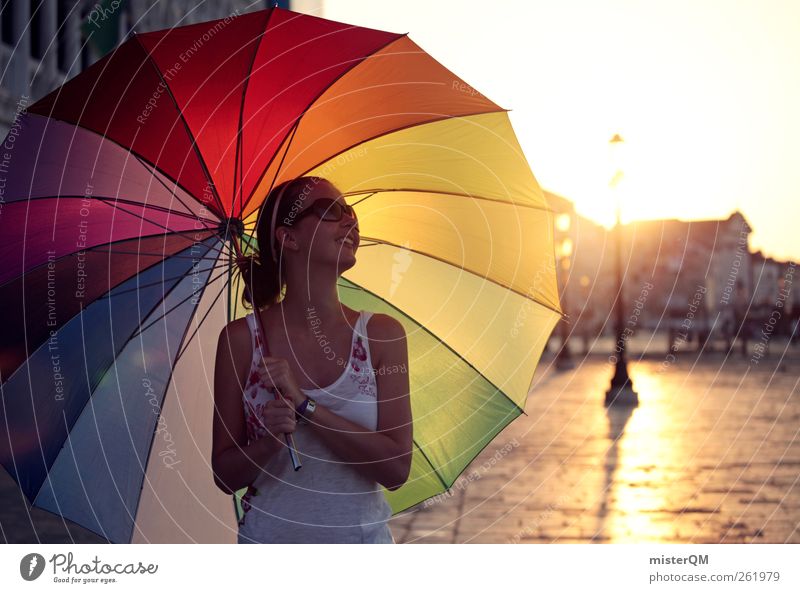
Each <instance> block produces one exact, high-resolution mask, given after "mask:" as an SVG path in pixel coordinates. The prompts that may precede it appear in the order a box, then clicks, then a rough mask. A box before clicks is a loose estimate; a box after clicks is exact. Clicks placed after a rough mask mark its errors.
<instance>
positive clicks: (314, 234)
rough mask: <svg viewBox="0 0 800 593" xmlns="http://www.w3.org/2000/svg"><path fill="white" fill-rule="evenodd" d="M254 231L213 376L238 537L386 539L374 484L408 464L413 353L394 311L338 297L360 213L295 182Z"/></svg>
mask: <svg viewBox="0 0 800 593" xmlns="http://www.w3.org/2000/svg"><path fill="white" fill-rule="evenodd" d="M256 236H257V239H258V245H259V247H260V249H259V254H258V256H257V257H256V256H250V257H248V258H244V259H243V260H242V261H241V262H240V265H241V271H242V274H243V277H244V279H245V282H246V287H247V288H246V290H245V293H244V296H243V298H244V299H245V301H246V302H247V303H248V304H251V305H252V306H253V307H254V310H253V312H251V313H250V314H248V315H247V316H245V317H244V318H242V319H237V320H235V321H232V322H231V323H229V324H228V325H227V326H226V327H225V328H224V329H223V330H222V332H221V334H220V337H219V342H218V345H217V360H216V369H215V377H214V399H215V410H216V413H215V417H214V427H213V430H214V433H213V451H212V466H213V472H214V480H215V482H216V484H217V486H218V487H219V488H220V489H222V490H223V491H224V492H226V493H228V494H232V493H234V492H236V491H238V490H240V489H242V488H245V487H246V488H247V492H246V494H245V495H244V496H243V497H242V509H243V515H242V517H241V520H240V521H239V533H238V541H239V543H279V542H297V543H322V542H330V543H335V542H347V543H393V542H394V539H393V537H392V534H391V531H390V529H389V526H388V524H387V521H388V519H389V518H390V517H391V514H392V512H391V508H390V506H389V504H388V502H387V501H386V499H385V496H384V493H383V491H382V489H381V486H383V487H385V488H387V489H389V490H396V489H397V488H399V487H400V486H401V485H402V484H403V483H404V482H405V481H406V480H407V478H408V475H409V472H410V466H411V448H412V424H411V406H410V401H409V380H408V349H407V345H406V336H405V331H404V329H403V326H402V325H401V324H400V323H399V322H398V321H397V320H395V319H394V318H392V317H390V316H388V315H385V314H373V313H372V312H370V311H365V310H361V311H355V310H353V309H350V308H349V307H346V306H344V305H343V304H342V303H341V302H340V301H339V299H338V294H337V288H336V283H337V280H338V278H339V276H340V275H341V274H342V272H344V271H346V270H348V269H350V268H351V267H353V265H355V262H356V251H357V249H358V245H359V229H358V219H357V217H356V214H355V211H354V210H353V208H352V207H351V206H349V205H348V204H347V203H346V202H345V200H344V198H343V196H342V194H341V192H339V190H338V189H337V188H336V187H335V186H334V185H333V184H332V183H331V182H329V181H327V180H325V179H323V178H321V177H300V178H296V179H293V180H290V181H287V182H284V183H282V184H280V185H278V186H276V187H275V188H274V189H273V190H272V191H271V192H270V194H269V196H268V197H267V199H266V200H265V202H264V205H263V207H262V209H261V211H260V212H259V215H258V220H257V223H256ZM256 315H258V316H260V321H261V322H262V323H259V319H257V318H256V317H255V316H256ZM262 327H263V330H264V332H266V335H262V331H261V328H262ZM320 336H323V337H324V339H323V340H320ZM301 385H303V386H304V387H301ZM272 389H277V390H278V391H279V392H280V394H281V396H282V397H281V398H280V399H274V398H273V395H272V393H271V390H272ZM287 433H288V434H292V435H293V437H294V439H295V443H296V445H297V449H298V450H299V452H300V454H301V455H302V461H303V465H302V469H301V470H300V471H295V470H294V468H293V466H292V464H291V461H290V457H289V455H288V454H287V452H286V451H285V450H284V448H285V443H284V439H283V435H284V434H287Z"/></svg>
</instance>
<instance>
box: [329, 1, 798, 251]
mask: <svg viewBox="0 0 800 593" xmlns="http://www.w3.org/2000/svg"><path fill="white" fill-rule="evenodd" d="M322 16H324V17H325V18H330V19H334V20H340V21H346V22H350V23H353V24H354V25H360V26H367V27H375V28H379V29H385V30H389V31H396V32H408V33H409V34H410V36H411V38H412V39H413V40H415V41H416V42H417V43H418V44H419V45H421V46H422V47H423V48H424V49H426V50H427V51H428V52H430V53H431V54H432V55H433V56H434V57H436V58H437V59H438V60H439V61H441V62H442V63H443V64H444V65H446V66H447V67H448V68H450V69H451V70H452V71H453V72H454V73H455V74H457V75H458V76H460V77H461V78H463V79H464V80H465V81H466V82H467V83H469V84H470V85H472V86H474V87H475V88H476V89H478V90H479V91H481V92H482V93H484V94H485V95H486V96H487V97H489V98H490V99H492V100H493V101H495V102H497V103H498V104H500V105H501V106H503V107H505V108H508V109H511V110H512V112H511V114H510V115H511V120H512V122H513V124H514V129H515V130H516V132H517V135H518V137H519V140H520V144H521V145H522V147H523V149H524V150H525V153H526V156H527V158H528V160H529V162H530V163H531V167H532V169H533V172H534V174H535V175H536V176H537V179H538V181H539V183H540V184H541V185H542V187H543V188H545V189H547V190H549V191H552V192H554V193H557V194H559V195H562V196H564V197H566V198H568V199H570V200H572V201H574V202H575V205H576V208H577V210H578V212H579V213H581V214H583V215H586V216H588V217H590V218H592V219H594V220H596V221H598V222H600V223H603V224H606V225H609V224H611V223H612V222H613V216H614V202H613V199H612V198H611V195H610V192H609V189H608V181H609V180H610V178H611V174H612V171H611V166H610V162H609V154H608V152H609V150H608V141H609V139H610V138H611V137H612V136H613V135H614V134H615V133H619V134H621V135H622V136H623V137H624V139H625V143H626V147H627V148H626V153H627V154H626V158H625V182H624V183H623V184H622V185H623V186H624V191H622V193H623V196H624V198H623V199H624V201H623V214H622V219H623V222H625V221H629V220H634V219H649V218H678V219H683V220H695V219H699V220H701V219H709V218H727V217H728V215H729V214H730V213H731V212H733V211H734V210H737V209H739V210H741V211H742V212H743V213H744V215H745V217H746V218H747V219H748V220H749V221H750V222H751V224H752V225H753V227H754V233H753V235H752V237H751V243H750V246H751V249H763V250H765V251H766V253H767V254H768V255H772V256H774V257H778V258H783V259H788V258H800V235H798V233H796V232H793V228H792V226H793V224H794V221H795V220H796V219H797V217H798V215H800V201H798V200H797V197H798V196H797V189H798V187H800V167H798V166H797V163H798V160H800V113H799V112H798V110H797V108H796V105H798V104H800V67H798V66H800V64H799V63H798V62H800V5H798V3H796V2H791V1H779V0H775V1H772V2H769V3H763V2H756V1H754V0H747V1H743V2H735V3H732V2H726V1H724V0H706V1H704V2H700V3H698V2H690V1H688V0H676V1H672V2H664V1H661V2H632V1H629V0H605V1H604V2H590V1H587V0H583V1H575V0H572V1H565V2H557V3H556V2H544V1H541V0H535V1H531V2H521V1H520V2H512V1H507V2H498V3H493V4H487V3H485V2H477V1H474V0H465V1H461V2H435V3H432V2H423V1H422V0H408V1H406V2H364V1H361V0H326V1H325V2H324V4H323V14H322Z"/></svg>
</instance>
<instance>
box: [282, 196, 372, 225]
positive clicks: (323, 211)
mask: <svg viewBox="0 0 800 593" xmlns="http://www.w3.org/2000/svg"><path fill="white" fill-rule="evenodd" d="M345 213H347V215H348V216H349V217H350V218H352V219H353V220H355V221H358V216H356V211H355V209H353V207H352V206H351V205H350V204H344V203H342V202H340V201H338V200H335V199H333V198H319V199H317V200H314V201H313V202H312V203H311V206H309V207H308V208H306V209H305V210H303V211H302V212H300V214H298V215H297V216H295V217H294V220H295V222H297V221H298V220H300V219H301V218H303V217H304V216H307V215H309V214H314V215H316V216H317V218H319V219H320V220H328V221H331V222H339V221H340V220H342V217H343V216H344V215H345Z"/></svg>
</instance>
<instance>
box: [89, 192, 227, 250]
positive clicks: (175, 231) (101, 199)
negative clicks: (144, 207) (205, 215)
mask: <svg viewBox="0 0 800 593" xmlns="http://www.w3.org/2000/svg"><path fill="white" fill-rule="evenodd" d="M97 199H98V201H100V202H103V203H104V204H108V205H109V206H112V207H114V208H117V209H118V210H122V211H123V212H125V213H127V214H130V215H131V216H136V217H137V218H141V219H142V220H144V221H145V222H149V223H150V224H152V225H154V226H158V227H161V228H162V229H164V230H165V231H167V232H166V233H164V234H165V235H167V234H176V235H185V234H188V233H197V229H193V230H190V231H178V230H175V229H171V228H169V227H167V226H164V225H163V224H161V223H158V222H156V221H154V220H150V219H148V218H146V217H144V216H142V215H140V214H136V213H135V212H130V211H129V210H126V209H125V208H122V207H121V206H118V205H117V204H116V203H112V202H111V201H110V200H107V199H104V198H97ZM221 243H222V244H223V249H224V248H225V247H227V243H225V242H224V241H221ZM227 248H228V251H225V252H224V253H226V254H227V255H232V252H231V251H230V247H227ZM212 249H215V250H216V251H220V252H222V249H216V248H212Z"/></svg>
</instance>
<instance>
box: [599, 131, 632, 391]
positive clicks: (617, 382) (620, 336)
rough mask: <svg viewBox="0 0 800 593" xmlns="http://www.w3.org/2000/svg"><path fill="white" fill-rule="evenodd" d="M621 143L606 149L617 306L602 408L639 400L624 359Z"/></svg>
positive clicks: (616, 138) (618, 139) (616, 136)
mask: <svg viewBox="0 0 800 593" xmlns="http://www.w3.org/2000/svg"><path fill="white" fill-rule="evenodd" d="M623 142H624V141H623V139H622V137H621V136H620V135H619V134H614V137H613V138H611V140H610V142H609V145H610V149H611V154H612V159H613V160H614V165H615V169H616V171H615V172H614V177H613V178H612V179H611V184H610V185H611V187H612V189H614V193H615V194H616V198H617V221H616V222H617V224H616V226H615V229H614V234H615V236H616V243H617V302H616V306H615V317H616V326H617V327H616V334H617V341H616V349H617V357H616V361H615V366H614V376H613V377H612V378H611V387H610V389H609V390H608V391H606V399H605V405H606V406H634V407H635V406H638V405H639V396H638V394H637V393H636V392H635V391H634V390H633V383H632V382H631V378H630V376H629V375H628V360H627V358H626V356H625V342H626V336H625V313H624V311H625V306H624V291H623V286H622V223H621V210H622V204H621V200H620V196H619V190H617V186H618V185H619V182H620V180H621V179H622V174H623V173H622V168H621V166H620V162H619V158H620V155H619V153H620V149H621V148H622V146H623Z"/></svg>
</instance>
